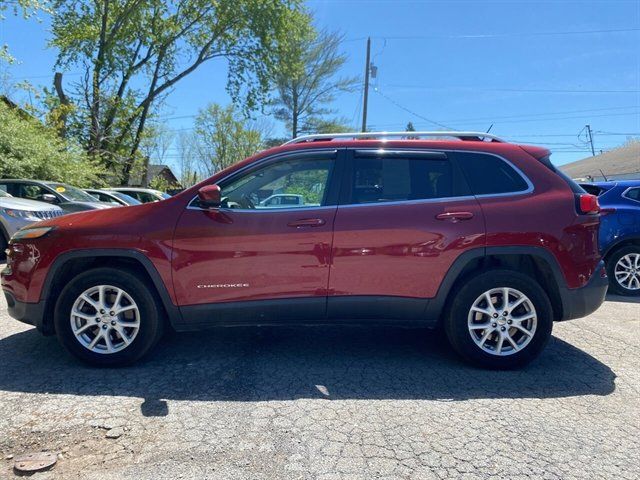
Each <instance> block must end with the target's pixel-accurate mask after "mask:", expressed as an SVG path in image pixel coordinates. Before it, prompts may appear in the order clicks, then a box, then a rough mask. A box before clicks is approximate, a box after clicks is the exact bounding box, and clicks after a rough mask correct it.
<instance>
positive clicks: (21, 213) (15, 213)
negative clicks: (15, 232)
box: [3, 208, 40, 222]
mask: <svg viewBox="0 0 640 480" xmlns="http://www.w3.org/2000/svg"><path fill="white" fill-rule="evenodd" d="M3 210H4V212H5V213H6V214H7V215H9V216H10V217H13V218H20V219H23V220H29V221H32V222H35V221H37V220H40V218H38V217H37V215H36V212H32V211H31V210H16V209H15V208H4V209H3Z"/></svg>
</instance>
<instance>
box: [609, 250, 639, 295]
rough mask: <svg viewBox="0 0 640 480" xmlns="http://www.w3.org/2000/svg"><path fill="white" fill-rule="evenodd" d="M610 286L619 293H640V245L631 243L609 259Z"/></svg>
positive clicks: (614, 291)
mask: <svg viewBox="0 0 640 480" xmlns="http://www.w3.org/2000/svg"><path fill="white" fill-rule="evenodd" d="M607 276H608V277H609V288H610V289H611V291H612V292H613V293H617V294H618V295H627V296H638V295H640V246H639V245H629V246H628V247H622V248H621V249H619V250H617V251H615V252H613V254H611V256H610V257H609V259H608V260H607Z"/></svg>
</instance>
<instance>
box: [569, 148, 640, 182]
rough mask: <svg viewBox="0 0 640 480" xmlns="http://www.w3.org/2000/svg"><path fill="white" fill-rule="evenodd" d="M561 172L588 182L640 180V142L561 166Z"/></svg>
mask: <svg viewBox="0 0 640 480" xmlns="http://www.w3.org/2000/svg"><path fill="white" fill-rule="evenodd" d="M559 168H560V170H562V171H563V172H564V173H566V174H567V175H569V176H570V177H571V178H573V179H576V180H581V181H587V182H597V181H601V180H605V177H606V180H640V141H632V142H629V143H627V144H625V145H623V146H621V147H618V148H614V149H613V150H609V151H608V152H604V153H601V154H600V155H596V156H595V157H588V158H584V159H582V160H578V161H577V162H571V163H567V164H565V165H561V166H560V167H559Z"/></svg>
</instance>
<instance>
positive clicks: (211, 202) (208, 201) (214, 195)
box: [198, 185, 222, 208]
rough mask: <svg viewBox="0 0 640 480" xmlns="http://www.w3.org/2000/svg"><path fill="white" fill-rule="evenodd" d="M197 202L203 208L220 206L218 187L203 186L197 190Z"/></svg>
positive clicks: (220, 196) (220, 195)
mask: <svg viewBox="0 0 640 480" xmlns="http://www.w3.org/2000/svg"><path fill="white" fill-rule="evenodd" d="M198 200H199V201H200V206H201V207H203V208H218V207H219V206H220V205H221V204H222V193H221V192H220V187H219V186H218V185H205V186H204V187H202V188H200V190H198Z"/></svg>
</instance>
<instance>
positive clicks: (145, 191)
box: [102, 187, 171, 203]
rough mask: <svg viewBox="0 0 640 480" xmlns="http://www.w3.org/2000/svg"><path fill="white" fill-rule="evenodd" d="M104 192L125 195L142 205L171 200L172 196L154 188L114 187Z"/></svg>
mask: <svg viewBox="0 0 640 480" xmlns="http://www.w3.org/2000/svg"><path fill="white" fill-rule="evenodd" d="M102 190H104V191H107V192H109V191H111V192H120V193H124V194H126V195H129V196H130V197H133V198H135V199H136V200H138V201H139V202H142V203H149V202H159V201H160V200H166V199H167V198H171V195H169V194H168V193H164V192H161V191H160V190H154V189H153V188H135V187H114V188H103V189H102Z"/></svg>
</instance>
